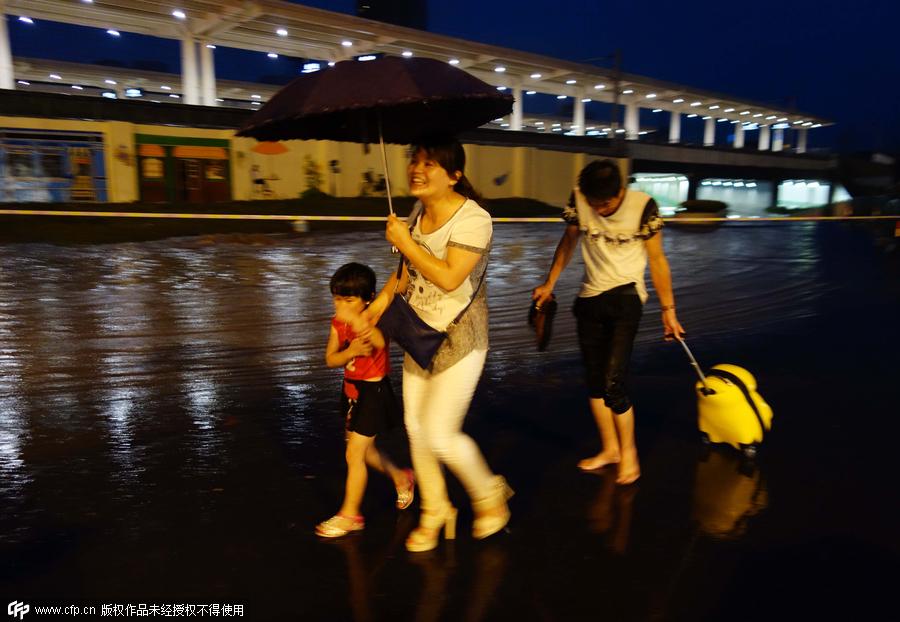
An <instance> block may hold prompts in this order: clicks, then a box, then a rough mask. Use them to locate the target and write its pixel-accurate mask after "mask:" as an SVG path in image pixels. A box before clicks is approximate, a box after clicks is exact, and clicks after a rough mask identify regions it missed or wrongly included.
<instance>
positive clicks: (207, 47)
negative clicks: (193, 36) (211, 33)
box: [206, 43, 216, 50]
mask: <svg viewBox="0 0 900 622" xmlns="http://www.w3.org/2000/svg"><path fill="white" fill-rule="evenodd" d="M206 49H208V50H214V49H216V46H214V45H213V44H212V43H207V44H206Z"/></svg>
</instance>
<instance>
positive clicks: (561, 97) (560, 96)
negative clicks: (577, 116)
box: [556, 95, 566, 99]
mask: <svg viewBox="0 0 900 622" xmlns="http://www.w3.org/2000/svg"><path fill="white" fill-rule="evenodd" d="M565 98H566V96H565V95H557V96H556V99H565Z"/></svg>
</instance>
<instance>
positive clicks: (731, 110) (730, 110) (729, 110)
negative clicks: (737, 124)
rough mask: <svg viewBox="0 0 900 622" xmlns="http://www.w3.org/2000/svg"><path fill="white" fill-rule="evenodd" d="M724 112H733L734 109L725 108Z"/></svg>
mask: <svg viewBox="0 0 900 622" xmlns="http://www.w3.org/2000/svg"><path fill="white" fill-rule="evenodd" d="M725 112H734V108H726V109H725Z"/></svg>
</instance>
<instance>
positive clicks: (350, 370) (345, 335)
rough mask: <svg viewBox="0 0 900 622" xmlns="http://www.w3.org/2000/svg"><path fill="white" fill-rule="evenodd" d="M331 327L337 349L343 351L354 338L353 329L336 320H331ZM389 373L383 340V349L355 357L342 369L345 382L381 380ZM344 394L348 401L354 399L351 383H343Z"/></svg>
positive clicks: (354, 391) (389, 368) (389, 359)
mask: <svg viewBox="0 0 900 622" xmlns="http://www.w3.org/2000/svg"><path fill="white" fill-rule="evenodd" d="M331 325H332V326H334V329H335V330H336V331H337V334H338V342H339V344H340V346H339V348H340V349H341V350H344V349H345V348H347V346H349V345H350V342H351V341H353V339H354V338H355V337H356V333H355V332H353V328H352V327H351V326H350V325H349V324H346V323H344V322H341V321H340V320H338V319H337V318H331ZM390 371H391V358H390V356H388V344H387V340H385V345H384V347H383V348H381V349H378V350H372V354H370V355H369V356H357V357H356V358H354V359H353V360H351V361H350V362H349V363H347V365H346V366H345V367H344V379H346V380H372V379H373V378H383V377H384V376H387V375H388V373H389V372H390ZM344 392H345V393H346V395H347V397H349V398H350V399H356V398H357V396H358V393H357V391H356V387H354V386H353V385H352V384H351V383H349V382H345V383H344Z"/></svg>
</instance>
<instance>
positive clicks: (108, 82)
mask: <svg viewBox="0 0 900 622" xmlns="http://www.w3.org/2000/svg"><path fill="white" fill-rule="evenodd" d="M104 82H105V83H107V84H118V83H117V82H116V81H115V80H109V79H106V80H104Z"/></svg>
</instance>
